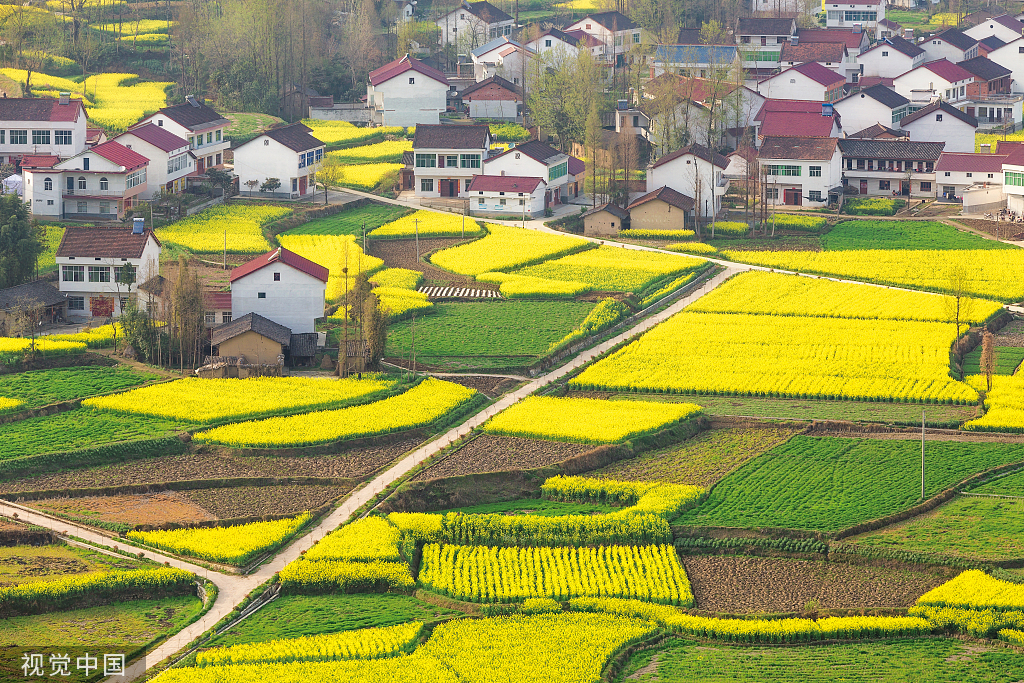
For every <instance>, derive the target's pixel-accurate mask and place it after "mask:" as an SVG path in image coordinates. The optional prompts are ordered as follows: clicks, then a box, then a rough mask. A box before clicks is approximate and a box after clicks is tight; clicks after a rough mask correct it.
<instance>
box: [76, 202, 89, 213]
mask: <svg viewBox="0 0 1024 683" xmlns="http://www.w3.org/2000/svg"><path fill="white" fill-rule="evenodd" d="M78 213H89V203H88V202H78Z"/></svg>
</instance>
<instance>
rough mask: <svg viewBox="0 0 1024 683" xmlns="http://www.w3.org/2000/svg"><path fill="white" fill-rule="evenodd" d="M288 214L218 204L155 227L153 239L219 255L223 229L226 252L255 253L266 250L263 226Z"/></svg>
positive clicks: (280, 210)
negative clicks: (225, 235)
mask: <svg viewBox="0 0 1024 683" xmlns="http://www.w3.org/2000/svg"><path fill="white" fill-rule="evenodd" d="M291 212H292V210H291V209H289V208H286V207H283V206H259V205H255V206H254V205H250V204H233V205H231V206H226V205H223V204H221V205H219V206H215V207H213V208H212V209H207V210H206V211H202V212H200V213H197V214H196V215H194V216H189V217H187V218H183V219H181V220H180V221H176V222H174V223H171V224H170V225H167V226H164V227H162V228H158V229H157V231H156V236H157V237H159V238H160V240H161V241H163V242H165V243H167V244H179V245H181V246H183V247H185V248H186V249H189V250H191V251H195V252H207V253H208V252H217V253H219V252H222V251H223V250H224V232H225V230H226V231H227V250H228V253H230V254H258V253H263V252H266V251H270V243H269V242H267V238H266V237H265V236H264V235H263V226H264V225H266V224H267V223H269V222H270V221H274V220H277V219H278V218H284V217H285V216H287V215H289V214H291ZM285 246H286V245H285ZM286 248H287V247H286ZM314 260H315V259H314Z"/></svg>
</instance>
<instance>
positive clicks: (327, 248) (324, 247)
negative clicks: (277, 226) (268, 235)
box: [277, 235, 384, 301]
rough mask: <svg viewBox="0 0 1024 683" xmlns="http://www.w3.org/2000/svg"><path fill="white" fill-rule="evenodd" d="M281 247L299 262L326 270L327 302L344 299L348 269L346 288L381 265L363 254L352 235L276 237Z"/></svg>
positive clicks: (378, 261)
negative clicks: (319, 266)
mask: <svg viewBox="0 0 1024 683" xmlns="http://www.w3.org/2000/svg"><path fill="white" fill-rule="evenodd" d="M277 239H278V241H279V242H280V243H281V246H282V247H284V248H285V249H287V250H289V251H293V252H295V253H296V254H298V255H299V256H302V257H303V258H307V259H309V260H310V261H312V262H314V263H319V264H320V265H322V266H324V267H326V268H327V271H328V278H327V292H326V294H325V296H326V297H327V300H328V301H337V300H338V299H339V298H341V297H342V296H344V295H345V277H346V275H345V269H346V268H348V280H349V282H348V288H349V290H351V289H352V287H353V285H354V284H355V278H356V274H357V273H360V272H362V273H366V274H368V275H369V274H372V273H374V272H375V271H377V270H379V269H380V268H381V267H383V265H384V261H383V260H382V259H379V258H377V257H375V256H367V255H366V254H364V253H363V250H362V247H360V246H359V242H358V241H357V240H356V238H355V237H353V236H352V235H278V236H277Z"/></svg>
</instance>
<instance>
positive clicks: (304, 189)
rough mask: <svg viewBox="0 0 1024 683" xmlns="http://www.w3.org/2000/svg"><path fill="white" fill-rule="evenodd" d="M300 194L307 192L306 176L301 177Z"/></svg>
mask: <svg viewBox="0 0 1024 683" xmlns="http://www.w3.org/2000/svg"><path fill="white" fill-rule="evenodd" d="M299 194H300V195H304V194H306V176H302V177H301V178H299Z"/></svg>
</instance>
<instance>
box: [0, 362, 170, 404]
mask: <svg viewBox="0 0 1024 683" xmlns="http://www.w3.org/2000/svg"><path fill="white" fill-rule="evenodd" d="M159 377H160V375H156V374H153V373H150V372H140V371H138V370H133V369H131V368H108V367H103V366H98V365H91V366H86V367H79V368H59V369H56V370H35V371H32V372H19V373H15V374H12V375H7V376H4V377H0V397H4V398H14V399H18V400H20V401H21V402H22V405H20V406H16V407H15V408H12V409H11V410H9V411H8V412H18V411H20V410H26V409H29V408H39V407H41V406H45V405H49V404H51V403H58V402H60V401H71V400H73V399H76V398H88V397H89V396H97V395H99V394H108V393H112V392H115V391H117V390H119V389H128V388H129V387H133V386H136V385H139V384H142V383H144V382H148V381H150V380H154V379H158V378H159Z"/></svg>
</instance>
